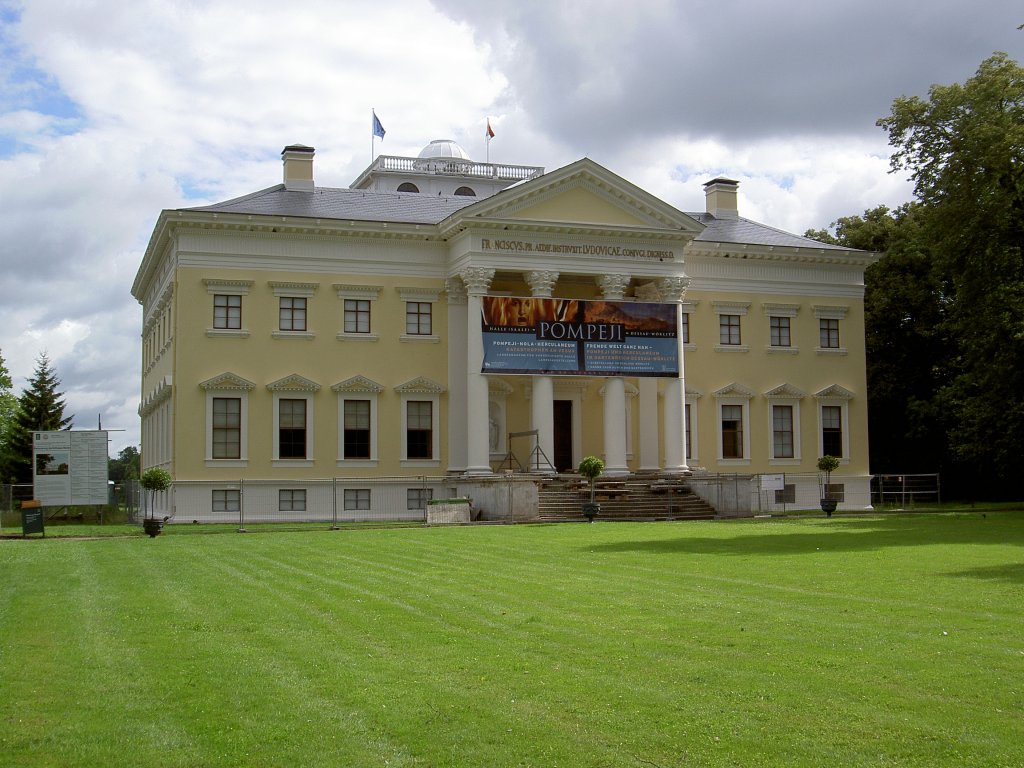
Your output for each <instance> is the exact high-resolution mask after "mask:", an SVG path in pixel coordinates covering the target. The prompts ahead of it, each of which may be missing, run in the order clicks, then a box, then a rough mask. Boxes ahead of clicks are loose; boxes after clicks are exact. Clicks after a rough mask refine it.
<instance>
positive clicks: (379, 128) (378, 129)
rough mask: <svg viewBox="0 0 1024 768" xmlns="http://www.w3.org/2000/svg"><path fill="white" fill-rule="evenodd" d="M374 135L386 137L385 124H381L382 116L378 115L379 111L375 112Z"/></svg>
mask: <svg viewBox="0 0 1024 768" xmlns="http://www.w3.org/2000/svg"><path fill="white" fill-rule="evenodd" d="M372 114H373V135H374V136H380V137H381V139H383V138H384V126H383V125H381V124H380V118H378V117H377V113H376V112H373V113H372Z"/></svg>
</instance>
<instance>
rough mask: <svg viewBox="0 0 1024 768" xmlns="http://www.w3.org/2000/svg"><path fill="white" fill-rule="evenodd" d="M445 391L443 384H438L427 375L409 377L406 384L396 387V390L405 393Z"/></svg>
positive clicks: (437, 392) (429, 393) (423, 393)
mask: <svg viewBox="0 0 1024 768" xmlns="http://www.w3.org/2000/svg"><path fill="white" fill-rule="evenodd" d="M444 391H445V387H444V385H443V384H438V383H437V382H436V381H434V380H433V379H428V378H427V377H426V376H417V377H416V378H415V379H409V381H407V382H405V383H404V384H399V385H398V386H397V387H395V392H398V393H399V394H405V395H439V394H441V393H442V392H444Z"/></svg>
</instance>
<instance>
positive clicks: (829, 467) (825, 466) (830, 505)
mask: <svg viewBox="0 0 1024 768" xmlns="http://www.w3.org/2000/svg"><path fill="white" fill-rule="evenodd" d="M838 468H839V459H837V458H836V457H835V456H829V455H828V454H826V455H824V456H822V457H821V458H820V459H818V471H819V472H824V473H825V487H824V489H823V490H822V492H821V511H822V512H824V513H825V515H826V516H828V517H832V513H833V512H835V510H836V506H837V504H838V502H837V501H836V500H835V499H833V498H832V494H831V493H829V487H830V486H831V482H830V481H831V480H832V473H833V472H835V471H836V470H837V469H838Z"/></svg>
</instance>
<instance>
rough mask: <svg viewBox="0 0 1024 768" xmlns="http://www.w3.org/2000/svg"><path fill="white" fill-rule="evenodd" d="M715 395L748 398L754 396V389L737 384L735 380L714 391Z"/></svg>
mask: <svg viewBox="0 0 1024 768" xmlns="http://www.w3.org/2000/svg"><path fill="white" fill-rule="evenodd" d="M712 394H713V395H714V396H715V397H745V398H747V399H748V400H749V399H750V398H752V397H753V396H754V391H753V390H751V389H747V387H744V386H743V385H742V384H737V383H736V382H735V381H734V382H732V383H731V384H726V385H725V386H724V387H722V388H721V389H719V390H716V391H715V392H713V393H712Z"/></svg>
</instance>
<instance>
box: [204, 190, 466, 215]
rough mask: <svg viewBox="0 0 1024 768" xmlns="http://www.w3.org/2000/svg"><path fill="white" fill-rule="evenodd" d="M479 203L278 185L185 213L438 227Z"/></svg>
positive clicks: (414, 195) (412, 193)
mask: <svg viewBox="0 0 1024 768" xmlns="http://www.w3.org/2000/svg"><path fill="white" fill-rule="evenodd" d="M478 200H479V198H476V197H463V196H458V197H440V196H439V197H431V196H430V195H424V194H421V193H418V192H367V191H366V190H363V189H337V188H331V187H317V188H316V189H315V190H314V191H313V192H296V191H288V190H286V189H285V188H284V184H278V185H276V186H273V187H268V188H267V189H261V190H260V191H259V192H253V193H251V194H248V195H243V196H242V197H236V198H235V199H234V200H226V201H224V202H222V203H214V204H213V205H204V206H201V207H198V208H186V209H185V210H188V211H204V212H209V213H248V214H255V215H259V216H300V217H306V218H310V219H351V220H352V221H386V222H388V223H396V224H397V223H404V224H437V223H439V222H441V221H443V220H444V219H446V218H448V217H449V216H450V215H452V214H453V213H455V212H456V211H458V210H460V209H462V208H465V207H466V206H467V205H472V204H473V203H475V202H477V201H478Z"/></svg>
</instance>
